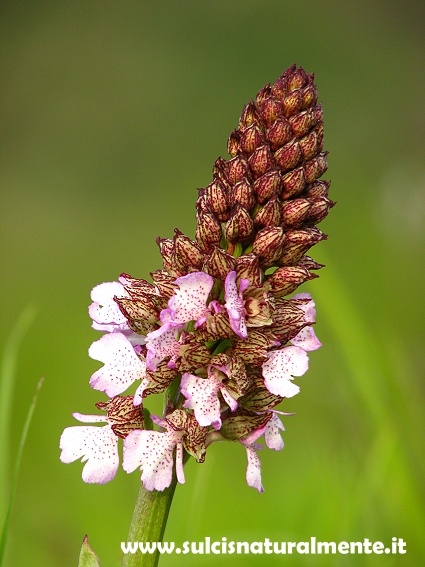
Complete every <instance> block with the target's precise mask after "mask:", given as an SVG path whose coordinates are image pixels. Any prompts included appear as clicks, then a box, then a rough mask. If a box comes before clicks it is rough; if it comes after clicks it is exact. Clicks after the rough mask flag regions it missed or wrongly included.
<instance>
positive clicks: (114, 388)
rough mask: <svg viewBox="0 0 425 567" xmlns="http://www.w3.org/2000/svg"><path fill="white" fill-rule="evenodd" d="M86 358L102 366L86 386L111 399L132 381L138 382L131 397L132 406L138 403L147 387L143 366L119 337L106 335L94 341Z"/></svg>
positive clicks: (125, 388)
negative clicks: (139, 383) (133, 402)
mask: <svg viewBox="0 0 425 567" xmlns="http://www.w3.org/2000/svg"><path fill="white" fill-rule="evenodd" d="M89 356H90V357H91V358H93V359H94V360H99V361H100V362H103V363H104V366H103V367H102V368H100V369H99V370H97V371H96V372H95V373H94V374H93V375H92V377H91V378H90V386H91V387H92V388H94V389H95V390H100V391H101V392H105V393H106V394H107V395H108V396H110V397H113V396H116V395H117V394H121V393H122V392H124V391H125V390H127V388H128V387H129V386H131V384H133V382H135V381H136V380H142V384H141V385H140V386H139V388H138V390H137V391H136V394H135V405H139V404H140V403H141V401H142V399H141V394H142V393H143V389H144V388H146V387H147V384H148V380H147V377H146V362H145V361H144V360H143V359H141V358H139V356H137V354H136V351H135V349H134V347H133V346H132V345H131V343H130V342H129V341H128V339H127V337H126V336H125V335H123V334H122V333H118V332H116V333H109V334H106V335H103V337H101V338H100V339H99V340H98V341H95V342H94V343H93V344H92V345H91V346H90V348H89Z"/></svg>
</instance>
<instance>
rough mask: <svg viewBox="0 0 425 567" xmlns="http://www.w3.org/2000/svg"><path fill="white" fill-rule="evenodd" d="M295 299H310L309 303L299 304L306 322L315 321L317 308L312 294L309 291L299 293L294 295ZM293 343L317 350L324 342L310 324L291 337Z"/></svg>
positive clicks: (303, 347) (309, 349)
mask: <svg viewBox="0 0 425 567" xmlns="http://www.w3.org/2000/svg"><path fill="white" fill-rule="evenodd" d="M293 299H310V301H309V302H308V303H303V304H302V305H299V308H300V309H302V310H303V311H304V320H305V322H306V323H315V322H316V309H315V306H314V301H313V299H311V295H310V294H309V293H299V294H297V295H294V297H293ZM291 344H293V345H294V346H298V347H301V348H302V349H303V350H306V351H312V350H317V349H318V348H320V347H321V346H322V343H321V342H320V341H319V339H318V338H317V337H316V333H315V332H314V328H313V327H312V326H311V325H308V326H306V327H304V329H301V331H300V332H299V333H298V334H297V335H296V336H295V337H293V338H292V339H291Z"/></svg>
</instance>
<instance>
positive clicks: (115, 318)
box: [89, 282, 129, 332]
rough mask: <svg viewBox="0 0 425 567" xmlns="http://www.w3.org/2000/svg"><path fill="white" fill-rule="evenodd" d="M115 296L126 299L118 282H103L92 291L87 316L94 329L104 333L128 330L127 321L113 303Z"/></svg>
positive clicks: (122, 287)
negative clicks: (91, 321) (90, 319)
mask: <svg viewBox="0 0 425 567" xmlns="http://www.w3.org/2000/svg"><path fill="white" fill-rule="evenodd" d="M115 296H116V297H128V293H127V292H126V291H125V289H124V286H123V285H122V283H120V282H104V283H101V284H99V285H97V286H95V287H94V288H93V289H92V291H91V294H90V297H91V300H92V302H93V303H92V304H91V305H90V306H89V315H90V317H91V318H92V319H93V328H94V329H96V330H98V331H106V332H114V331H120V330H128V329H129V327H128V324H127V319H126V318H125V316H124V315H123V314H122V313H121V310H120V308H119V307H118V304H117V303H116V301H114V297H115Z"/></svg>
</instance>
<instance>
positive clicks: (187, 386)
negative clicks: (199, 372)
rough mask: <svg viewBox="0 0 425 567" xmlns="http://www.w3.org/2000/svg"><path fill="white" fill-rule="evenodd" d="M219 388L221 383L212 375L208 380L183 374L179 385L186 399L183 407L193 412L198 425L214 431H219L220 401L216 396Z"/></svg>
mask: <svg viewBox="0 0 425 567" xmlns="http://www.w3.org/2000/svg"><path fill="white" fill-rule="evenodd" d="M220 388H221V381H220V380H219V378H218V377H216V376H214V374H210V375H209V376H208V378H202V377H200V376H195V375H194V374H189V373H187V372H186V373H185V374H183V376H182V380H181V384H180V390H181V393H182V394H183V396H184V397H185V398H186V401H185V403H184V404H183V407H184V408H188V409H192V410H193V411H194V413H195V418H196V421H197V422H198V423H199V425H201V426H205V427H207V426H208V425H212V427H214V429H216V430H218V429H220V427H221V417H220V401H219V399H218V396H217V394H218V392H219V390H220Z"/></svg>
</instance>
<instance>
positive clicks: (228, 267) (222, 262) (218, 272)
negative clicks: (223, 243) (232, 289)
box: [202, 247, 236, 280]
mask: <svg viewBox="0 0 425 567" xmlns="http://www.w3.org/2000/svg"><path fill="white" fill-rule="evenodd" d="M235 268H236V258H235V257H234V256H232V255H231V254H228V253H227V252H225V251H224V250H222V249H221V248H217V247H216V248H214V250H213V251H212V252H211V254H210V255H209V256H208V257H207V259H206V260H205V262H204V265H203V267H202V271H203V272H206V273H207V274H210V276H213V277H214V278H218V279H220V280H225V279H226V276H227V274H228V273H229V272H231V271H232V270H234V269H235Z"/></svg>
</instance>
